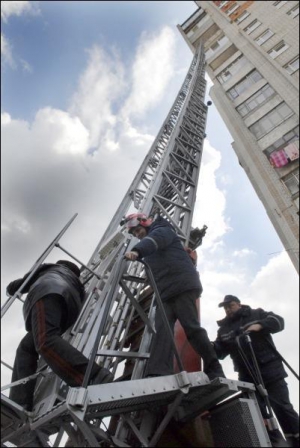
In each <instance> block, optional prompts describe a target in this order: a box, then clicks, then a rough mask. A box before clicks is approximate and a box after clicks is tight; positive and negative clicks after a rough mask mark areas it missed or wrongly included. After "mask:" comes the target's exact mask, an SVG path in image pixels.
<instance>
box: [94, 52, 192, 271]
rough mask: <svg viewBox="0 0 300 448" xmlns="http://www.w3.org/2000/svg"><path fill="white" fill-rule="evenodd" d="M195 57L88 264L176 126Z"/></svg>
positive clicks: (128, 203)
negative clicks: (158, 147)
mask: <svg viewBox="0 0 300 448" xmlns="http://www.w3.org/2000/svg"><path fill="white" fill-rule="evenodd" d="M197 59H198V54H196V55H195V56H194V59H193V60H192V63H191V66H190V69H189V72H188V74H187V76H186V78H185V80H184V82H183V84H182V87H181V89H180V91H179V93H178V95H177V97H176V99H175V101H174V103H173V105H172V107H171V110H170V112H169V114H168V116H167V118H166V119H165V121H164V123H163V124H162V126H161V128H160V130H159V132H158V135H157V137H156V138H155V140H154V142H153V144H152V146H151V148H150V151H149V152H148V154H147V155H146V157H145V159H144V161H143V163H142V165H141V167H140V169H139V171H138V172H137V174H136V176H135V178H134V180H133V182H132V183H131V185H130V187H129V189H128V191H127V193H126V194H125V196H124V198H123V200H122V202H121V205H120V206H119V207H118V209H117V211H116V213H115V215H114V216H113V218H112V220H111V222H110V224H109V226H108V228H107V230H106V232H105V233H104V234H103V236H102V238H101V240H100V242H99V243H98V245H97V247H96V249H95V251H94V253H93V255H92V257H91V259H90V261H89V263H88V265H89V264H90V263H91V262H92V260H93V259H94V257H95V255H96V253H97V252H98V251H99V248H101V246H102V244H103V242H104V241H105V240H107V239H109V238H110V236H111V234H112V233H113V232H114V231H115V230H116V229H117V227H118V225H119V223H120V221H121V219H122V217H123V216H124V215H125V214H126V212H127V211H128V209H129V207H130V205H131V204H132V197H131V195H132V192H134V191H135V190H136V189H137V188H138V185H139V184H140V182H141V178H142V177H143V174H144V173H145V172H146V171H147V168H148V167H149V166H151V163H150V162H151V159H152V157H153V155H154V154H155V152H156V149H157V146H158V144H159V142H160V141H161V140H162V137H166V140H167V141H169V139H170V135H169V134H168V133H167V132H166V129H172V131H173V130H174V129H175V127H176V119H175V114H176V115H178V113H179V112H178V111H179V110H180V108H179V107H178V104H179V103H183V105H184V102H185V101H186V93H185V92H187V91H188V89H189V84H190V82H191V79H192V76H191V73H190V72H194V71H195V70H196V67H197V66H196V63H197ZM174 111H176V112H175V114H174ZM169 132H170V131H169Z"/></svg>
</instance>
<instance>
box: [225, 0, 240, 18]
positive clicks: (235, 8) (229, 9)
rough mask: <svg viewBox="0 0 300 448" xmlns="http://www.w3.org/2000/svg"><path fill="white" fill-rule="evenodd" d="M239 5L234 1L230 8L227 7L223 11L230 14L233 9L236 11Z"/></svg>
mask: <svg viewBox="0 0 300 448" xmlns="http://www.w3.org/2000/svg"><path fill="white" fill-rule="evenodd" d="M239 7H240V5H239V4H238V3H235V4H234V5H233V6H231V7H230V8H228V9H227V11H225V14H227V15H228V16H229V15H230V14H232V13H233V12H234V11H236V10H237V9H238V8H239Z"/></svg>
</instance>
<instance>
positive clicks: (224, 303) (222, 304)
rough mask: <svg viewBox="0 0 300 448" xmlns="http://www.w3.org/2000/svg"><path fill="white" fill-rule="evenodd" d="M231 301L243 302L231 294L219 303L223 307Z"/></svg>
mask: <svg viewBox="0 0 300 448" xmlns="http://www.w3.org/2000/svg"><path fill="white" fill-rule="evenodd" d="M230 302H236V303H241V301H240V299H238V298H237V297H236V296H231V295H230V294H229V295H228V296H225V297H224V300H223V302H221V303H219V308H221V306H224V305H227V303H230Z"/></svg>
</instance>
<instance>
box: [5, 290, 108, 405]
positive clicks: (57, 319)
mask: <svg viewBox="0 0 300 448" xmlns="http://www.w3.org/2000/svg"><path fill="white" fill-rule="evenodd" d="M66 322H67V310H66V305H65V302H64V299H63V298H62V297H61V296H59V295H55V294H49V295H47V296H45V297H43V298H42V299H40V300H38V301H37V302H36V303H35V304H34V306H33V308H32V311H31V328H32V330H31V331H30V332H28V333H27V334H26V335H25V336H24V338H23V339H22V340H21V342H20V344H19V346H18V349H17V353H16V358H15V362H14V367H13V373H12V382H14V381H18V380H20V379H22V378H25V377H27V376H29V375H33V374H34V373H35V372H36V370H37V364H38V358H39V355H40V356H41V357H42V358H43V359H44V360H45V362H46V363H47V364H48V366H49V367H50V368H51V369H52V370H53V372H54V373H56V374H57V375H58V376H59V377H60V378H61V379H62V380H63V381H65V382H66V383H67V384H68V385H69V386H72V387H76V386H81V384H82V382H83V378H84V374H85V371H86V368H87V364H88V359H87V358H86V357H85V356H84V355H83V354H82V353H81V352H79V351H78V350H77V349H76V348H74V347H73V346H72V345H71V344H69V342H67V341H65V340H64V339H63V338H62V337H61V335H62V334H63V333H64V332H65V331H66V329H67V328H66V327H65V325H66ZM98 371H99V366H98V365H97V364H96V363H95V364H94V366H93V369H92V374H91V376H93V375H95V374H96V373H97V372H98ZM35 384H36V380H31V381H28V382H27V383H26V384H21V385H19V386H15V387H12V388H11V390H10V395H9V397H10V398H11V399H12V400H13V401H15V402H16V403H18V404H20V405H21V406H24V405H25V406H26V407H27V409H29V410H30V409H31V408H32V403H33V394H34V388H35Z"/></svg>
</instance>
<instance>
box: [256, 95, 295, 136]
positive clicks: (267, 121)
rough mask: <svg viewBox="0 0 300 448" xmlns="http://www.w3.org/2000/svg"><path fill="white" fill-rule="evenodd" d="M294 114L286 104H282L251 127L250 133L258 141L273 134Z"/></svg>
mask: <svg viewBox="0 0 300 448" xmlns="http://www.w3.org/2000/svg"><path fill="white" fill-rule="evenodd" d="M293 114H294V112H293V111H292V109H290V108H289V106H288V105H287V104H285V103H281V104H279V105H278V106H276V107H275V108H274V109H273V110H271V111H270V112H268V113H267V114H266V115H265V116H264V117H262V118H261V119H260V120H258V121H257V122H256V123H254V124H253V125H251V126H250V127H249V130H250V132H252V134H254V135H255V137H256V138H257V139H259V138H261V137H263V136H264V135H266V134H268V133H269V132H271V131H272V130H273V129H275V128H276V127H277V126H279V124H280V123H282V122H283V121H285V120H287V119H288V118H289V117H291V116H292V115H293Z"/></svg>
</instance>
